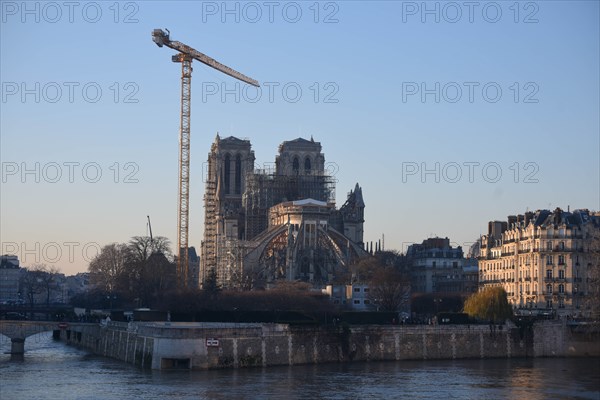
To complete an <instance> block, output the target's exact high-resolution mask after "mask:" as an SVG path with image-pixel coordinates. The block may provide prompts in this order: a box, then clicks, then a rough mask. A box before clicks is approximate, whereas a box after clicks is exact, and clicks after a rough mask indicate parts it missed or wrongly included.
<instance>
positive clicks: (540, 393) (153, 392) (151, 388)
mask: <svg viewBox="0 0 600 400" xmlns="http://www.w3.org/2000/svg"><path fill="white" fill-rule="evenodd" d="M36 336H38V335H36ZM9 350H10V340H8V341H7V340H0V353H2V354H0V398H2V400H6V399H25V398H45V399H54V398H56V399H59V398H77V399H99V398H102V399H122V398H144V399H148V400H149V399H164V398H178V399H230V398H236V397H237V398H244V399H281V398H283V399H286V400H292V399H380V398H386V399H390V398H414V399H440V398H467V399H468V398H472V399H481V398H484V399H485V398H489V399H492V398H493V399H497V398H506V399H534V400H535V399H547V398H554V399H573V398H579V399H595V400H597V399H599V398H600V387H599V383H598V382H599V381H600V379H599V378H600V359H561V358H556V359H550V358H548V359H535V360H534V359H510V360H504V359H501V360H457V361H404V362H372V363H361V364H358V363H357V364H330V365H307V366H295V367H272V368H267V369H262V368H256V369H239V370H216V371H181V370H178V371H144V370H141V369H139V368H137V367H133V366H131V365H128V364H124V363H122V362H119V361H115V360H111V359H107V358H103V357H99V356H95V355H91V354H89V353H87V352H85V351H83V350H80V349H77V348H74V347H69V346H66V345H64V344H63V343H60V342H55V341H53V340H52V338H51V335H47V336H43V334H42V336H39V337H38V338H37V339H36V338H33V340H29V338H28V340H27V341H26V342H25V351H26V353H25V356H24V358H23V360H21V361H20V362H15V361H12V360H11V356H10V354H4V352H6V351H9Z"/></svg>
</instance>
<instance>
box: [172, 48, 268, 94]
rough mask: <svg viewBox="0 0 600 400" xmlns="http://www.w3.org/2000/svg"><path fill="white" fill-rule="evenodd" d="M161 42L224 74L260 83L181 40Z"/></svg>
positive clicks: (252, 82)
mask: <svg viewBox="0 0 600 400" xmlns="http://www.w3.org/2000/svg"><path fill="white" fill-rule="evenodd" d="M163 43H164V44H165V45H166V46H167V47H170V48H172V49H173V50H177V51H179V52H181V53H184V54H188V55H190V56H192V57H193V58H194V59H195V60H198V61H200V62H201V63H203V64H206V65H208V66H209V67H211V68H214V69H216V70H218V71H221V72H223V73H224V74H227V75H229V76H231V77H232V78H235V79H239V80H240V81H243V82H246V83H248V84H250V85H252V86H256V87H259V86H260V84H259V83H258V82H257V81H256V80H254V79H252V78H250V77H248V76H246V75H244V74H242V73H240V72H238V71H236V70H234V69H233V68H229V67H228V66H226V65H223V64H221V63H220V62H218V61H217V60H215V59H214V58H212V57H209V56H207V55H206V54H204V53H201V52H199V51H198V50H196V49H193V48H191V47H190V46H187V45H185V44H183V43H181V42H178V41H176V40H174V41H164V42H163Z"/></svg>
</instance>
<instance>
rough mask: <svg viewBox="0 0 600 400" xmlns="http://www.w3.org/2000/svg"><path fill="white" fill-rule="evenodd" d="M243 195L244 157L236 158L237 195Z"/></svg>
mask: <svg viewBox="0 0 600 400" xmlns="http://www.w3.org/2000/svg"><path fill="white" fill-rule="evenodd" d="M241 193H242V156H241V155H239V154H238V155H237V156H236V157H235V194H241Z"/></svg>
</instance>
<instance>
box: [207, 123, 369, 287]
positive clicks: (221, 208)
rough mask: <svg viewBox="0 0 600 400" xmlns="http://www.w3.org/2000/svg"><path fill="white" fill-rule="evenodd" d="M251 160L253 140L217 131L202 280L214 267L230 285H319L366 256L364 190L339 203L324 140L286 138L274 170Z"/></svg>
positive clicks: (221, 280) (209, 181)
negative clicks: (224, 135)
mask: <svg viewBox="0 0 600 400" xmlns="http://www.w3.org/2000/svg"><path fill="white" fill-rule="evenodd" d="M254 161H255V159H254V151H253V150H252V146H251V144H250V141H249V140H242V139H238V138H235V137H233V136H231V137H228V138H224V139H221V138H220V137H219V135H217V137H216V138H215V141H214V143H213V144H212V146H211V149H210V153H209V155H208V169H207V171H206V176H205V178H206V191H205V195H204V207H205V218H204V221H205V222H204V224H205V225H204V226H205V227H204V240H203V242H202V253H201V257H200V263H201V264H200V282H204V280H205V278H206V276H207V274H208V272H209V271H210V270H211V269H213V268H214V269H215V271H216V274H217V279H218V281H219V284H221V285H222V286H223V287H228V288H247V289H250V288H260V287H268V286H270V285H273V284H274V283H276V282H277V281H278V280H288V281H297V280H300V281H306V282H310V283H312V284H314V285H315V286H322V285H325V284H327V283H330V282H331V281H332V280H333V279H334V278H335V276H336V275H337V274H339V273H340V272H344V271H345V270H346V269H347V267H348V265H349V264H350V263H352V262H353V261H354V260H355V259H356V258H358V257H362V256H365V255H367V252H366V251H365V250H364V243H363V224H364V209H365V204H364V202H363V197H362V189H361V188H360V186H359V185H358V184H356V187H355V188H354V190H351V191H350V193H349V194H348V198H347V200H346V202H345V203H344V205H343V206H342V207H341V208H339V209H336V207H335V180H334V178H333V177H332V176H329V175H328V174H327V173H326V170H325V156H324V155H323V153H322V152H321V144H320V143H319V142H315V141H314V140H313V139H312V137H311V139H310V140H306V139H302V138H298V139H295V140H291V141H286V142H283V143H282V144H281V145H280V146H279V154H278V155H277V157H276V158H275V165H274V167H272V168H265V169H255V167H254V165H255V163H254Z"/></svg>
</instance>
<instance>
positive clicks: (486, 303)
mask: <svg viewBox="0 0 600 400" xmlns="http://www.w3.org/2000/svg"><path fill="white" fill-rule="evenodd" d="M464 312H466V313H467V314H469V316H471V317H475V318H480V319H484V320H488V321H492V322H504V321H505V320H506V319H507V318H510V317H511V316H512V308H511V307H510V304H508V299H507V297H506V291H505V290H504V289H503V288H501V287H489V288H485V289H484V290H482V291H481V292H477V293H474V294H472V295H471V296H470V297H469V298H468V299H467V300H466V301H465V308H464Z"/></svg>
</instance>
